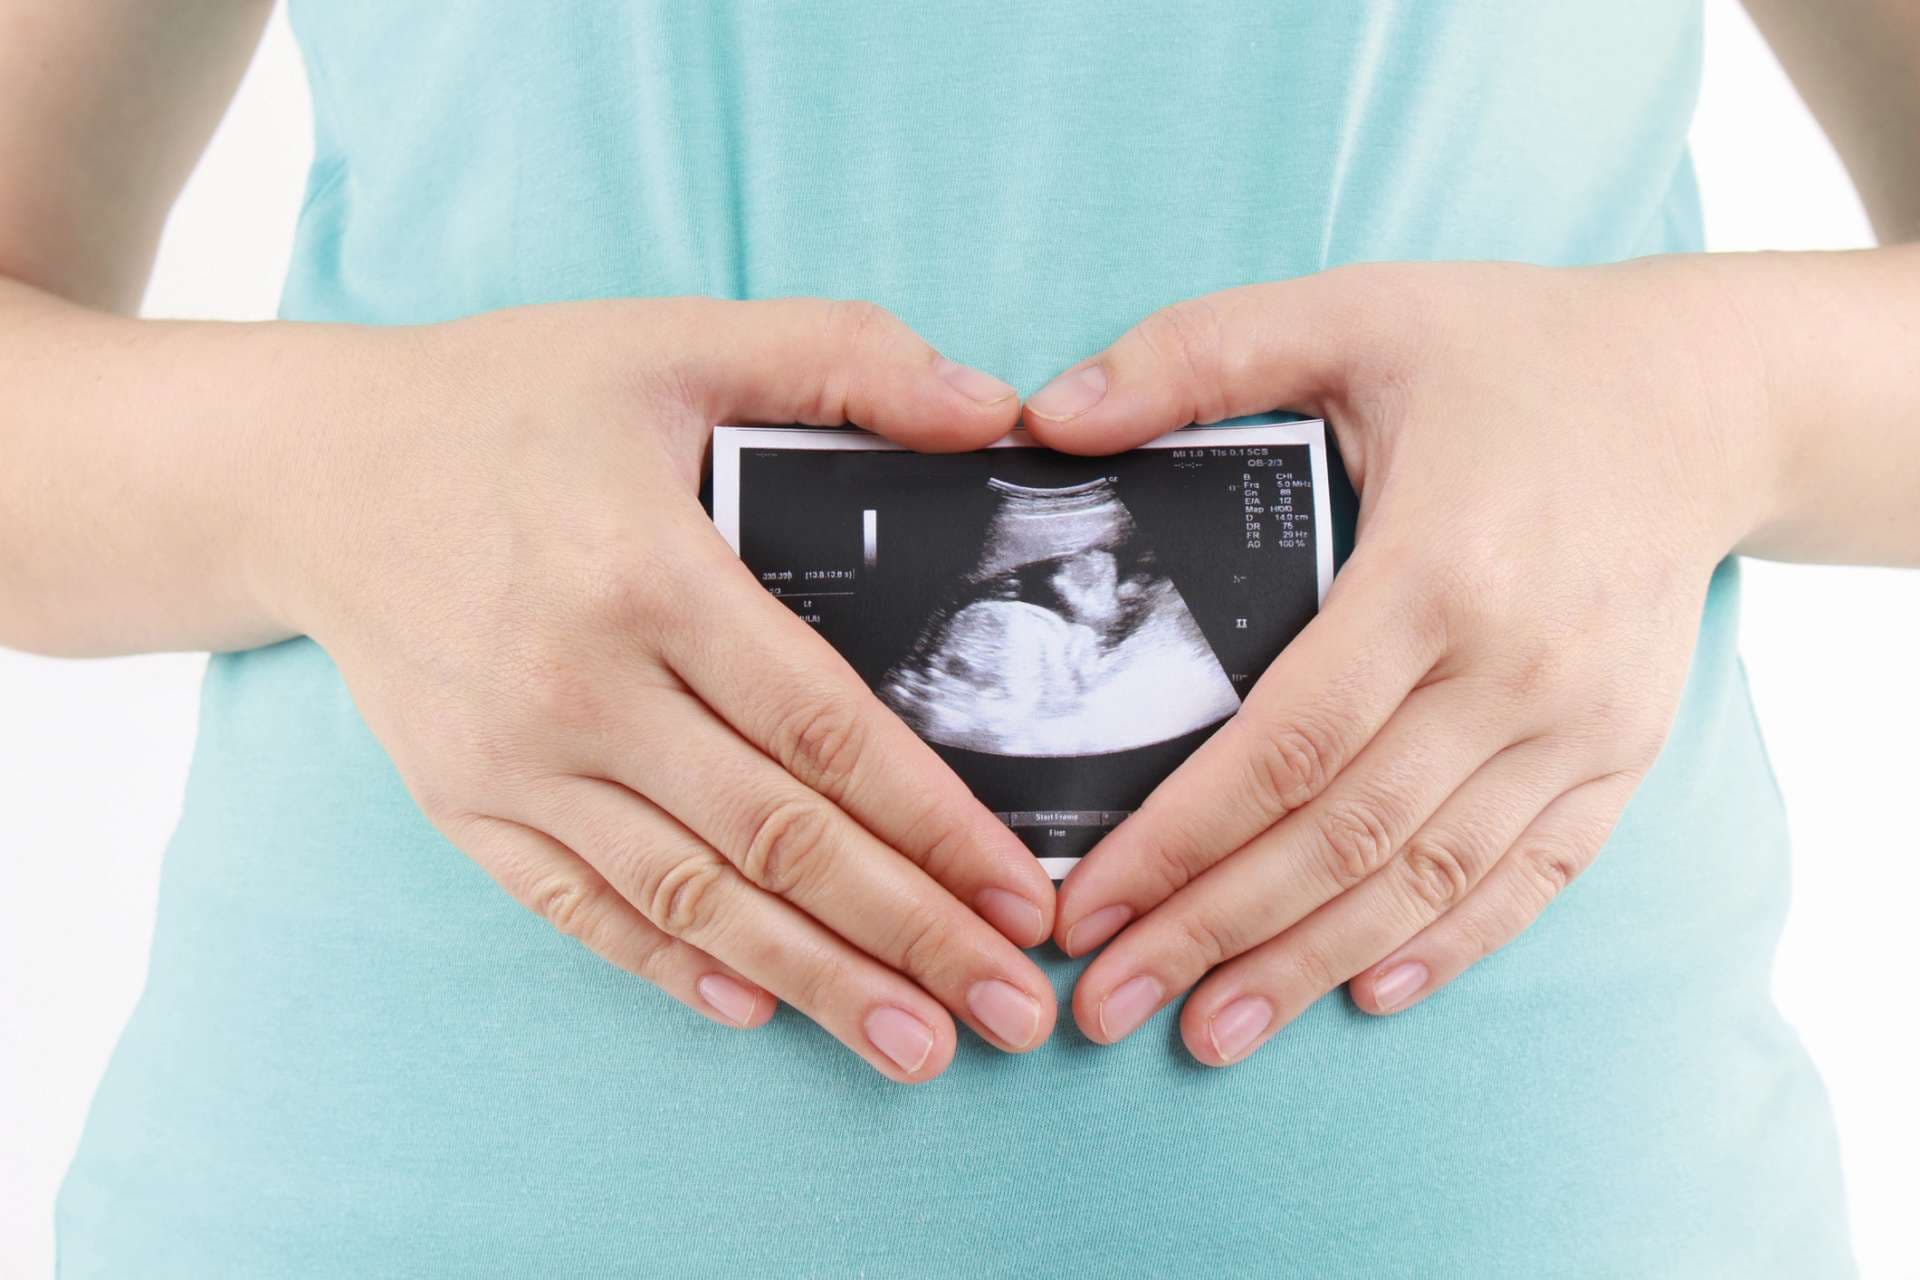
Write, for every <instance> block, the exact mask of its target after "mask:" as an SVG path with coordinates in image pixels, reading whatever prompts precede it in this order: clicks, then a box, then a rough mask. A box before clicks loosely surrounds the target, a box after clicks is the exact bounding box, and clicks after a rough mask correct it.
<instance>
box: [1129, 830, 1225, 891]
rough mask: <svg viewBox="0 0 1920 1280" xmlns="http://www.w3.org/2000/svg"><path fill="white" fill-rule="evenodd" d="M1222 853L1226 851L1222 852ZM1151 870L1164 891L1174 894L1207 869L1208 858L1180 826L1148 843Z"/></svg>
mask: <svg viewBox="0 0 1920 1280" xmlns="http://www.w3.org/2000/svg"><path fill="white" fill-rule="evenodd" d="M1221 852H1222V853H1224V852H1225V850H1222V851H1221ZM1146 855H1147V861H1148V863H1149V867H1148V870H1150V871H1151V872H1152V873H1153V875H1154V876H1155V877H1156V878H1157V879H1158V880H1159V882H1160V886H1161V888H1162V890H1163V891H1164V892H1166V893H1172V892H1173V891H1174V890H1175V889H1178V888H1180V887H1181V886H1183V885H1185V884H1186V883H1188V882H1189V881H1190V880H1192V879H1193V878H1194V877H1195V876H1196V875H1199V874H1200V872H1201V871H1203V870H1205V869H1206V866H1207V859H1206V856H1205V855H1204V854H1203V853H1202V852H1201V848H1200V845H1199V843H1198V841H1197V840H1196V839H1195V838H1194V837H1193V836H1192V835H1190V834H1187V833H1185V832H1182V831H1180V830H1179V829H1178V828H1177V827H1176V828H1174V829H1173V830H1171V831H1169V832H1167V833H1166V834H1165V835H1163V836H1162V837H1161V838H1160V839H1158V840H1154V841H1150V842H1149V843H1148V844H1147V846H1146Z"/></svg>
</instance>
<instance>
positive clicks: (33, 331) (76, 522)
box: [0, 279, 384, 655]
mask: <svg viewBox="0 0 1920 1280" xmlns="http://www.w3.org/2000/svg"><path fill="white" fill-rule="evenodd" d="M383 349H384V347H383V343H382V341H381V340H380V339H377V338H376V337H375V336H374V332H373V331H366V330H356V329H352V328H346V327H334V326H319V325H295V324H200V323H174V322H158V321H142V320H131V319H126V318H123V317H119V316H112V315H107V314H104V313H101V312H97V311H92V310H89V309H86V308H83V307H79V306H76V305H74V304H71V303H68V302H66V301H64V300H61V299H58V298H55V297H53V296H51V295H49V294H46V293H43V292H41V291H39V290H36V289H33V288H31V287H29V286H26V285H23V284H20V283H18V282H15V281H11V280H5V279H0V387H4V388H5V389H6V394H5V396H4V397H0V644H5V645H9V646H13V647H18V648H25V649H32V650H37V651H41V652H49V653H58V654H68V655H99V654H109V653H125V652H134V651H141V650H152V649H236V648H245V647H250V646H254V645H259V644H264V643H268V642H271V641H274V640H277V639H282V638H285V637H286V636H287V635H289V634H291V633H292V631H293V629H294V626H293V623H292V621H291V619H290V618H289V617H288V616H287V615H288V613H289V612H290V611H289V610H288V609H287V608H286V606H285V601H286V598H287V587H288V583H287V582H286V581H285V575H288V574H297V573H298V572H300V571H301V557H300V556H299V555H298V554H294V553H291V552H290V550H289V549H290V548H294V547H297V546H298V544H299V542H300V540H301V539H302V538H303V537H307V536H310V535H311V530H310V529H303V527H302V525H303V524H306V523H310V522H311V518H312V517H311V511H312V508H313V494H314V492H315V477H316V476H317V475H318V474H319V473H320V472H321V471H322V470H323V469H324V468H325V467H327V466H330V465H332V464H331V462H330V461H329V459H330V458H331V457H332V456H333V455H335V454H337V453H338V451H339V450H338V446H337V441H338V437H339V436H340V435H341V434H342V433H343V432H345V431H347V430H350V429H353V428H354V427H355V426H356V424H358V423H360V422H363V421H364V420H365V419H366V417H367V415H368V413H369V407H370V403H371V401H370V396H371V395H372V394H376V393H377V384H378V382H379V378H378V372H379V370H380V369H381V368H382V367H383V366H382V364H381V358H380V353H381V351H382V350H383Z"/></svg>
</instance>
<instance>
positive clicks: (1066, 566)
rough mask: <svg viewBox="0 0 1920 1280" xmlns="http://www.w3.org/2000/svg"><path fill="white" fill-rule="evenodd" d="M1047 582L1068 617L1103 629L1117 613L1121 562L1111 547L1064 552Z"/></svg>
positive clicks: (1118, 613)
mask: <svg viewBox="0 0 1920 1280" xmlns="http://www.w3.org/2000/svg"><path fill="white" fill-rule="evenodd" d="M1049 585H1050V586H1052V587H1053V589H1054V592H1055V593H1056V594H1057V595H1058V596H1059V597H1060V602H1061V607H1062V609H1063V610H1064V611H1065V613H1066V615H1067V617H1068V618H1069V619H1070V620H1072V621H1074V622H1078V623H1080V624H1081V625H1083V626H1088V627H1094V628H1096V629H1104V628H1105V627H1108V626H1111V625H1112V624H1113V622H1114V621H1115V620H1116V619H1117V618H1118V617H1119V616H1120V608H1121V603H1122V602H1121V598H1120V595H1121V593H1120V565H1119V562H1118V561H1116V560H1115V559H1114V558H1113V553H1112V552H1111V551H1101V550H1099V549H1097V548H1096V549H1093V550H1089V551H1082V552H1080V553H1079V554H1078V555H1071V556H1067V557H1066V558H1064V559H1063V560H1061V561H1060V562H1059V564H1058V565H1056V566H1055V568H1054V571H1053V576H1052V578H1051V579H1050V580H1049Z"/></svg>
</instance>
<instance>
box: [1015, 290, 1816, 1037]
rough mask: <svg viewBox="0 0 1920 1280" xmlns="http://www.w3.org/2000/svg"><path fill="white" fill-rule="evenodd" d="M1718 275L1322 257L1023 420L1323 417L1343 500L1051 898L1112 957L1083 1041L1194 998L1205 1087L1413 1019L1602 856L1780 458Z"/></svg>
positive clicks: (1102, 968) (1094, 444)
mask: <svg viewBox="0 0 1920 1280" xmlns="http://www.w3.org/2000/svg"><path fill="white" fill-rule="evenodd" d="M1713 272H1714V268H1713V267H1712V266H1711V265H1710V264H1709V263H1708V262H1706V261H1705V260H1700V259H1686V258H1669V259H1648V260H1645V261H1641V262H1636V263H1629V264H1625V265H1621V266H1612V267H1599V268H1584V269H1554V268H1541V267H1525V266H1507V265H1490V264H1458V265H1394V266H1386V265H1381V266H1365V267H1348V268H1341V269H1337V270H1334V271H1329V272H1325V273H1322V274H1320V275H1317V276H1311V277H1306V278H1302V279H1299V280H1295V281H1290V282H1287V283H1283V284H1272V285H1257V286H1252V287H1248V288H1241V289H1233V290H1229V291H1227V292H1224V293H1219V294H1215V295H1212V296H1211V297H1207V298H1201V299H1197V300H1194V301H1189V302H1183V303H1180V304H1178V305H1176V306H1173V307H1171V308H1169V309H1167V310H1165V311H1161V312H1159V313H1157V314H1155V315H1153V316H1150V317H1148V318H1147V320H1145V321H1144V322H1143V323H1141V324H1140V325H1139V326H1137V327H1136V328H1134V329H1133V330H1131V331H1130V332H1129V333H1127V334H1126V335H1125V336H1123V337H1122V338H1121V339H1120V340H1119V341H1118V342H1116V343H1115V344H1114V345H1113V346H1112V347H1110V348H1108V349H1107V350H1106V351H1105V352H1103V353H1101V354H1100V355H1098V356H1096V357H1094V358H1093V359H1091V360H1089V361H1086V362H1084V363H1083V364H1081V365H1077V366H1075V367H1074V368H1073V369H1070V370H1068V371H1067V372H1066V373H1064V374H1063V375H1061V377H1060V378H1058V379H1056V380H1055V381H1054V382H1053V383H1052V384H1050V385H1049V386H1048V387H1047V388H1046V389H1045V390H1043V391H1042V392H1040V393H1039V394H1037V395H1036V396H1035V397H1034V398H1033V400H1032V402H1031V403H1030V404H1029V405H1028V407H1027V424H1028V425H1029V427H1030V428H1031V430H1032V432H1033V434H1034V435H1035V436H1036V437H1038V438H1039V439H1040V440H1042V441H1043V442H1045V443H1046V444H1049V445H1051V446H1053V447H1055V448H1059V449H1065V450H1068V451H1071V452H1075V453H1109V452H1113V451H1116V450H1120V449H1125V448H1128V447H1130V446H1132V445H1135V444H1138V443H1140V442H1141V441H1144V440H1147V439H1150V438H1152V437H1155V436H1158V435H1161V434H1162V433H1164V432H1166V431H1168V430H1170V429H1172V428H1174V427H1177V426H1180V425H1182V424H1184V423H1187V422H1215V421H1219V420H1220V419H1223V418H1229V417H1237V416H1241V415H1246V414H1253V413H1260V412H1266V411H1269V410H1274V409H1283V408H1284V409H1294V410H1301V411H1307V412H1312V413H1316V414H1318V415H1320V416H1323V417H1325V418H1327V419H1328V421H1329V423H1330V424H1331V426H1332V428H1333V430H1334V431H1335V432H1336V433H1337V435H1338V438H1339V442H1340V446H1341V450H1342V452H1343V453H1344V455H1345V460H1346V464H1347V469H1348V471H1349V473H1350V475H1351V476H1352V479H1353V482H1354V485H1355V487H1356V488H1357V489H1358V491H1359V493H1360V495H1361V505H1360V519H1359V532H1358V536H1357V539H1356V546H1355V550H1354V553H1353V555H1352V557H1351V559H1350V560H1349V561H1348V563H1347V564H1346V566H1345V567H1344V569H1343V570H1342V572H1341V573H1340V575H1339V577H1338V578H1337V579H1336V580H1335V581H1334V583H1333V586H1332V589H1331V591H1330V592H1329V594H1328V596H1327V600H1326V605H1325V608H1324V609H1323V610H1322V611H1321V613H1320V615H1319V616H1318V617H1316V618H1315V619H1314V621H1313V622H1312V623H1311V624H1309V625H1308V627H1307V628H1306V629H1305V630H1304V631H1303V632H1302V633H1301V634H1300V635H1299V637H1298V638H1296V639H1295V640H1294V641H1293V643H1292V644H1291V645H1290V646H1288V648H1287V649H1286V651H1285V652H1284V653H1282V655H1281V656H1280V658H1279V660H1278V661H1276V662H1275V663H1274V664H1273V665H1272V667H1271V668H1270V669H1269V670H1268V671H1267V673H1266V674H1265V675H1264V676H1263V677H1262V678H1261V679H1260V680H1259V682H1258V683H1257V684H1256V685H1255V686H1254V688H1253V689H1252V690H1251V692H1250V693H1249V694H1248V696H1247V699H1246V702H1245V704H1244V705H1243V707H1242V708H1241V710H1240V712H1239V713H1238V714H1237V715H1236V716H1235V717H1234V718H1233V719H1232V720H1230V721H1228V722H1227V724H1226V725H1225V726H1224V727H1222V728H1221V730H1220V731H1219V732H1217V733H1216V734H1215V735H1214V736H1213V737H1212V738H1211V739H1209V740H1208V742H1207V743H1206V744H1205V745H1204V746H1203V747H1201V748H1200V750H1198V751H1197V752H1195V753H1194V755H1193V756H1192V757H1191V758H1190V759H1189V760H1188V761H1187V762H1186V763H1185V764H1184V765H1183V766H1182V767H1181V768H1180V769H1179V770H1178V771H1176V772H1175V773H1174V774H1173V775H1172V776H1171V777H1170V778H1168V779H1167V780H1166V781H1165V782H1164V783H1163V784H1162V785H1161V787H1160V788H1159V789H1158V790H1157V791H1155V792H1154V793H1153V795H1152V796H1151V797H1150V798H1149V799H1148V800H1147V802H1146V803H1145V804H1144V805H1143V806H1142V807H1141V809H1140V810H1139V812H1138V813H1136V814H1135V815H1134V816H1133V817H1131V818H1130V819H1128V820H1127V821H1126V822H1125V823H1124V824H1122V825H1121V826H1120V827H1119V828H1117V829H1116V830H1115V831H1114V832H1112V833H1111V834H1110V835H1109V836H1108V837H1107V838H1106V839H1105V840H1104V841H1102V842H1101V844H1100V845H1099V846H1098V847H1097V848H1095V849H1094V850H1093V852H1092V853H1091V854H1090V855H1089V856H1088V857H1087V858H1086V859H1085V860H1083V861H1082V862H1081V863H1080V865H1079V866H1078V867H1076V868H1075V870H1074V871H1073V873H1072V874H1071V875H1070V876H1068V878H1067V880H1066V882H1065V884H1064V885H1063V886H1062V888H1061V892H1060V899H1059V914H1058V927H1057V930H1056V934H1055V936H1056V938H1057V939H1058V941H1059V943H1060V945H1061V946H1062V947H1063V948H1064V949H1065V950H1066V951H1067V952H1068V953H1069V954H1072V955H1080V954H1083V953H1085V952H1087V951H1089V950H1091V949H1093V948H1095V947H1098V946H1100V945H1101V944H1102V943H1105V942H1107V940H1108V939H1109V938H1113V939H1114V940H1113V942H1112V943H1111V945H1109V946H1107V948H1106V950H1105V952H1104V953H1103V954H1101V955H1100V956H1099V957H1098V958H1097V959H1096V960H1095V961H1094V962H1093V963H1092V964H1091V965H1090V966H1089V967H1088V968H1087V970H1086V972H1085V973H1084V974H1083V975H1082V976H1081V979H1080V982H1079V985H1078V988H1077V989H1076V991H1075V993H1074V1001H1073V1008H1074V1015H1075V1019H1076V1021H1077V1022H1078V1023H1079V1025H1080V1028H1081V1029H1082V1030H1083V1031H1084V1032H1085V1033H1086V1034H1087V1035H1089V1036H1091V1037H1092V1038H1093V1039H1095V1040H1098V1041H1101V1042H1103V1043H1111V1042H1113V1041H1116V1040H1119V1039H1121V1038H1122V1037H1124V1036H1126V1035H1128V1034H1129V1033H1130V1032H1132V1031H1133V1030H1134V1029H1135V1028H1137V1027H1139V1026H1140V1024H1141V1023H1142V1022H1144V1021H1145V1020H1146V1019H1147V1018H1148V1017H1150V1016H1151V1015H1152V1014H1153V1013H1154V1012H1156V1011H1157V1010H1158V1009H1160V1008H1161V1007H1162V1006H1164V1005H1165V1004H1166V1003H1167V1002H1169V1001H1171V1000H1173V999H1175V998H1176V997H1178V996H1179V995H1180V994H1181V993H1182V992H1184V991H1186V990H1187V989H1188V988H1189V987H1192V986H1194V984H1195V983H1198V984H1199V985H1198V987H1197V988H1196V989H1195V990H1194V992H1193V995H1192V997H1191V998H1190V999H1189V1000H1188V1001H1187V1003H1186V1007H1185V1009H1184V1010H1183V1012H1182V1015H1181V1032H1182V1036H1183V1038H1184V1039H1185V1041H1186V1044H1187V1047H1188V1049H1189V1050H1190V1051H1191V1052H1192V1053H1193V1054H1194V1056H1195V1057H1196V1058H1198V1059H1199V1060H1200V1061H1202V1062H1205V1063H1209V1064H1213V1065H1225V1064H1228V1063H1232V1062H1236V1061H1238V1060H1240V1059H1241V1058H1244V1057H1245V1056H1246V1055H1247V1054H1249V1053H1251V1052H1252V1051H1253V1050H1254V1049H1255V1048H1257V1047H1258V1046H1259V1045H1260V1044H1261V1043H1262V1042H1263V1041H1264V1040H1265V1039H1266V1038H1267V1037H1268V1036H1270V1035H1272V1034H1274V1032H1275V1031H1277V1030H1278V1029H1279V1028H1281V1027H1283V1026H1285V1025H1286V1024H1287V1022H1289V1021H1290V1020H1291V1019H1293V1018H1294V1017H1296V1016H1298V1015H1299V1014H1300V1013H1301V1012H1302V1011H1303V1010H1305V1009H1306V1008H1307V1006H1308V1005H1310V1004H1312V1003H1313V1002H1314V1001H1316V1000H1318V999H1319V998H1320V997H1321V996H1323V995H1325V994H1327V993H1328V992H1329V991H1330V990H1332V989H1333V988H1334V987H1336V986H1338V985H1340V984H1341V983H1347V982H1350V984H1351V988H1350V989H1351V992H1352V995H1353V999H1354V1001H1355V1003H1356V1004H1358V1005H1359V1007H1360V1008H1362V1009H1365V1010H1367V1011H1369V1012H1373V1013H1387V1012H1391V1011H1394V1010H1398V1009H1403V1008H1406V1007H1407V1006H1408V1005H1410V1004H1412V1003H1413V1002H1415V1001H1417V1000H1419V999H1421V998H1423V997H1425V996H1426V995H1428V994H1429V993H1431V992H1433V991H1434V990H1436V989H1437V988H1439V987H1440V986H1442V985H1443V984H1445V983H1447V982H1448V981H1450V980H1451V979H1452V978H1454V977H1455V976H1456V975H1457V974H1459V973H1460V972H1461V971H1462V970H1463V969H1465V968H1466V967H1467V966H1468V965H1470V964H1472V963H1473V962H1474V961H1475V960H1477V959H1479V958H1480V957H1482V956H1484V955H1486V954H1488V953H1489V952H1491V951H1492V950H1494V949H1495V948H1497V947H1500V946H1503V945H1505V944H1506V943H1507V942H1508V941H1510V940H1511V939H1512V938H1513V937H1514V936H1515V935H1517V934H1518V933H1519V932H1520V931H1521V930H1522V929H1523V928H1525V927H1526V926H1527V924H1528V923H1529V922H1530V921H1531V920H1532V919H1533V918H1534V917H1535V916H1536V915H1538V914H1539V913H1540V911H1541V910H1542V909H1543V908H1544V907H1545V906H1546V905H1547V904H1548V902H1549V901H1551V900H1552V898H1553V897H1554V895H1555V894H1556V893H1558V892H1559V891H1560V890H1561V889H1562V888H1564V887H1565V886H1566V884H1567V882H1568V881H1569V880H1571V879H1572V878H1573V877H1574V876H1575V875H1577V874H1578V873H1579V872H1580V871H1581V870H1582V869H1583V868H1584V867H1586V866H1587V864H1588V863H1589V862H1590V861H1591V860H1592V859H1593V857H1594V855H1595V854H1596V853H1597V852H1598V851H1599V849H1600V847H1601V844H1602V843H1603V842H1604V841H1605V839H1606V837H1607V835H1608V833H1609V832H1610V830H1611V829H1612V827H1613V825H1614V822H1615V820H1616V819H1617V818H1618V816H1619V814H1620V811H1621V809H1622V807H1623V806H1624V805H1625V804H1626V802H1627V799H1628V797H1629V796H1630V795H1631V794H1632V793H1633V790H1634V788H1635V786H1636V784H1637V783H1638V782H1639V781H1640V779H1641V778H1642V777H1643V776H1644V775H1645V774H1646V772H1647V770H1648V768H1649V767H1650V766H1651V765H1652V763H1653V760H1654V757H1655V755H1656V754H1657V753H1658V751H1659V750H1660V746H1661V743H1662V741H1663V740H1664V738H1665V736H1666V734H1667V731H1668V728H1669V726H1670V724H1671V722H1672V717H1673V714H1674V710H1675V707H1676V706H1677V704H1678V702H1679V699H1680V694H1681V690H1682V687H1683V685H1684V684H1685V681H1686V676H1687V668H1688V663H1689V659H1690V655H1691V653H1692V648H1693V643H1694V638H1695V634H1696V631H1697V629H1698V627H1699V623H1700V616H1701V608H1702V603H1703V600H1704V597H1705V593H1706V588H1707V583H1708V579H1709V577H1710V576H1711V574H1712V571H1713V568H1714V566H1715V564H1716V563H1717V562H1718V561H1719V560H1720V559H1721V558H1722V557H1723V556H1725V555H1726V554H1727V553H1728V552H1729V551H1730V550H1731V549H1732V548H1733V547H1734V546H1735V545H1736V543H1738V542H1739V541H1740V540H1741V538H1742V537H1743V536H1745V534H1746V533H1747V532H1748V531H1749V530H1750V529H1752V528H1753V527H1754V526H1755V523H1756V521H1758V520H1759V519H1760V518H1761V514H1762V513H1763V512H1764V511H1766V510H1767V509H1768V508H1767V503H1768V501H1769V499H1770V495H1771V494H1772V493H1773V492H1774V491H1775V489H1776V488H1777V485H1778V482H1777V473H1778V472H1779V471H1780V470H1781V469H1782V468H1781V467H1780V466H1779V464H1778V463H1777V462H1775V461H1774V458H1773V456H1772V455H1771V454H1770V452H1769V449H1768V447H1767V446H1766V444H1765V442H1764V441H1763V440H1761V439H1760V438H1759V437H1760V434H1761V431H1760V428H1759V427H1758V425H1757V424H1759V423H1760V422H1762V421H1763V420H1764V414H1763V412H1762V408H1763V405H1762V398H1763V397H1764V394H1765V384H1764V379H1763V378H1762V377H1760V376H1759V374H1758V371H1757V365H1756V361H1755V357H1753V356H1752V355H1751V351H1752V347H1751V343H1750V340H1749V339H1748V337H1747V335H1746V330H1745V328H1744V326H1743V324H1742V321H1741V319H1740V317H1739V315H1738V313H1737V311H1735V310H1734V309H1732V308H1731V307H1730V306H1729V305H1727V304H1725V303H1724V302H1722V301H1721V295H1720V294H1719V293H1718V292H1717V290H1716V289H1715V287H1714V275H1713ZM1123 930H1124V931H1123ZM1116 934H1118V937H1115V936H1114V935H1116Z"/></svg>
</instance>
